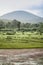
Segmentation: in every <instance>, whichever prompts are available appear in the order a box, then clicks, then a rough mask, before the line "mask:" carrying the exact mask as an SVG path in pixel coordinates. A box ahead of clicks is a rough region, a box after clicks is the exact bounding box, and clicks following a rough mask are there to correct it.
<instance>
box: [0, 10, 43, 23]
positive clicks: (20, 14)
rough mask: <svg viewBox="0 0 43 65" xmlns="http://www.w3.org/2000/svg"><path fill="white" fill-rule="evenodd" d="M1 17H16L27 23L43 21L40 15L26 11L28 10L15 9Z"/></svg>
mask: <svg viewBox="0 0 43 65" xmlns="http://www.w3.org/2000/svg"><path fill="white" fill-rule="evenodd" d="M0 18H1V19H8V20H13V19H16V20H18V21H21V22H22V23H23V22H25V23H26V22H27V23H30V22H31V23H37V22H43V18H41V17H38V16H36V15H34V14H32V13H29V12H26V11H14V12H11V13H8V14H5V15H3V16H1V17H0Z"/></svg>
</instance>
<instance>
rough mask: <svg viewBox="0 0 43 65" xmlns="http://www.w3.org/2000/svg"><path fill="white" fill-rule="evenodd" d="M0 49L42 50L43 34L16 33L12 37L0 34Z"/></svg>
mask: <svg viewBox="0 0 43 65" xmlns="http://www.w3.org/2000/svg"><path fill="white" fill-rule="evenodd" d="M0 48H18V49H19V48H43V34H42V35H40V34H37V33H36V32H33V33H32V32H24V34H22V32H16V34H14V35H6V34H3V33H0Z"/></svg>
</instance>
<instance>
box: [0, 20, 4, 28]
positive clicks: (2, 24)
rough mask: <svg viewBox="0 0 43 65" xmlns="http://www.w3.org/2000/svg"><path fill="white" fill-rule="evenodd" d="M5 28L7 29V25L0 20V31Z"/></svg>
mask: <svg viewBox="0 0 43 65" xmlns="http://www.w3.org/2000/svg"><path fill="white" fill-rule="evenodd" d="M3 28H5V23H4V22H3V21H2V20H0V29H3Z"/></svg>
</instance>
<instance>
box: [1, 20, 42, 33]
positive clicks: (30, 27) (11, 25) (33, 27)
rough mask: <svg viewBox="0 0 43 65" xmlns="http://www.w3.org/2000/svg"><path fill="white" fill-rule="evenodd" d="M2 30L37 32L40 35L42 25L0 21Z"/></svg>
mask: <svg viewBox="0 0 43 65" xmlns="http://www.w3.org/2000/svg"><path fill="white" fill-rule="evenodd" d="M2 29H4V30H5V29H6V30H7V29H9V30H10V29H13V30H14V29H17V30H18V31H31V32H33V31H37V32H39V33H40V34H42V33H43V23H42V22H40V23H21V22H20V21H18V20H12V21H11V22H9V21H8V22H4V21H2V20H0V30H2Z"/></svg>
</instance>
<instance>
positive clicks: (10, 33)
mask: <svg viewBox="0 0 43 65" xmlns="http://www.w3.org/2000/svg"><path fill="white" fill-rule="evenodd" d="M15 33H16V32H7V33H6V35H14V34H15Z"/></svg>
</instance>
